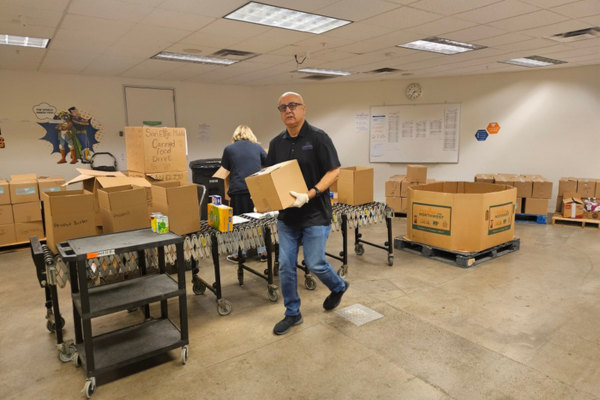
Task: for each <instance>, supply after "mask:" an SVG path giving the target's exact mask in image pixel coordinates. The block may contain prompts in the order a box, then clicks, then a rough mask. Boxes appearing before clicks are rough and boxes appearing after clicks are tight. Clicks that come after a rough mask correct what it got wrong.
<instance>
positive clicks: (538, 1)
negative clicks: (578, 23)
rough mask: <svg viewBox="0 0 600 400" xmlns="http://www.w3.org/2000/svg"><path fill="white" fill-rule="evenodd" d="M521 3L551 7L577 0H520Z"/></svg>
mask: <svg viewBox="0 0 600 400" xmlns="http://www.w3.org/2000/svg"><path fill="white" fill-rule="evenodd" d="M521 1H522V2H523V3H527V4H531V5H534V6H537V7H539V8H546V9H549V8H552V7H558V6H562V5H564V4H568V3H574V2H576V1H579V0H521Z"/></svg>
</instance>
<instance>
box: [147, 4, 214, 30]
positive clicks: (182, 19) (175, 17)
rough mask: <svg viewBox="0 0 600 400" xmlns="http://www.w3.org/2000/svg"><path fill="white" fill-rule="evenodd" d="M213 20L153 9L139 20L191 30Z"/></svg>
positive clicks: (164, 26) (165, 26)
mask: <svg viewBox="0 0 600 400" xmlns="http://www.w3.org/2000/svg"><path fill="white" fill-rule="evenodd" d="M214 20H215V19H214V18H213V17H204V16H201V15H195V14H189V13H183V12H180V11H173V10H162V9H154V10H153V11H152V12H151V13H150V14H149V15H148V16H147V17H145V18H144V19H143V20H142V21H140V23H142V24H145V25H153V26H162V27H163V28H174V29H183V30H185V31H192V32H193V31H197V30H198V29H201V28H203V27H205V26H206V25H208V24H210V23H211V22H213V21H214Z"/></svg>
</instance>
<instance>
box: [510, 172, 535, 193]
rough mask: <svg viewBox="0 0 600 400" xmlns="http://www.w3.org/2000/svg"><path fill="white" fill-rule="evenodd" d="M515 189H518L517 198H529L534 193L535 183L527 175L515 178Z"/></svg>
mask: <svg viewBox="0 0 600 400" xmlns="http://www.w3.org/2000/svg"><path fill="white" fill-rule="evenodd" d="M513 187H514V188H515V189H517V197H523V198H528V197H531V194H532V192H533V182H532V181H531V178H528V177H527V176H525V175H518V176H516V177H514V178H513Z"/></svg>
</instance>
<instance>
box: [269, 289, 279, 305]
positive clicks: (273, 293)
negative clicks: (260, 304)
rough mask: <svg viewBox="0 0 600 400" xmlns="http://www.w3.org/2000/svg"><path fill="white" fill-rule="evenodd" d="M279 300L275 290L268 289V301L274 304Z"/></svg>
mask: <svg viewBox="0 0 600 400" xmlns="http://www.w3.org/2000/svg"><path fill="white" fill-rule="evenodd" d="M278 299H279V293H278V292H277V289H269V300H271V301H272V302H276V301H277V300H278Z"/></svg>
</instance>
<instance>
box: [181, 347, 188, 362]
mask: <svg viewBox="0 0 600 400" xmlns="http://www.w3.org/2000/svg"><path fill="white" fill-rule="evenodd" d="M188 353H189V348H188V345H187V344H186V345H185V346H183V347H182V348H181V363H182V364H183V365H185V364H187V361H188Z"/></svg>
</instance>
